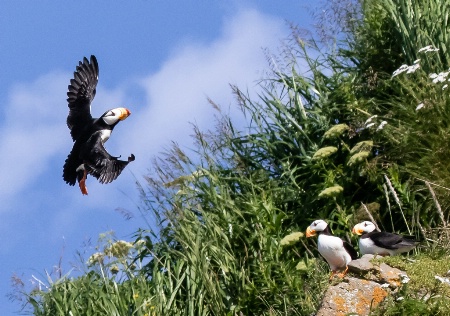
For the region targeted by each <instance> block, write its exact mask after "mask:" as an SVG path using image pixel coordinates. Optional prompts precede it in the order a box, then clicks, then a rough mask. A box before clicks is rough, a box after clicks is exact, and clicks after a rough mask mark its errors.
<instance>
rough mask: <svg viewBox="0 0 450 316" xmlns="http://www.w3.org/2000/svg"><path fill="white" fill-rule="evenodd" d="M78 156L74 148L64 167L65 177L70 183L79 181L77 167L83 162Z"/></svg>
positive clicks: (73, 183)
mask: <svg viewBox="0 0 450 316" xmlns="http://www.w3.org/2000/svg"><path fill="white" fill-rule="evenodd" d="M77 156H78V155H75V154H74V153H73V150H72V151H71V152H70V154H69V156H67V159H66V162H65V163H64V167H63V179H64V181H66V183H68V184H70V185H75V183H77V168H78V167H79V166H80V165H81V164H82V163H83V161H81V160H80V159H79V158H78V157H77Z"/></svg>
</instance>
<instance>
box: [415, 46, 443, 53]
mask: <svg viewBox="0 0 450 316" xmlns="http://www.w3.org/2000/svg"><path fill="white" fill-rule="evenodd" d="M438 50H439V48H436V47H434V46H432V45H428V46H425V47H422V48H421V49H419V51H418V53H421V52H424V53H428V52H437V51H438Z"/></svg>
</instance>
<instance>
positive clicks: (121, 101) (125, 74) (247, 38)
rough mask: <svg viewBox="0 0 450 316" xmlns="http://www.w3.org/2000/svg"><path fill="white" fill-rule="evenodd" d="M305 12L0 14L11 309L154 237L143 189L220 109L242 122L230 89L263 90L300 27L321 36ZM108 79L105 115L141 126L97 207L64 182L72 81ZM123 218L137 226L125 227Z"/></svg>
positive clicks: (200, 7)
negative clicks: (25, 291)
mask: <svg viewBox="0 0 450 316" xmlns="http://www.w3.org/2000/svg"><path fill="white" fill-rule="evenodd" d="M307 8H310V7H309V4H308V2H307V1H304V0H297V1H294V0H292V1H291V0H285V1H273V0H272V1H269V0H267V1H249V0H241V1H214V0H209V1H206V0H202V1H162V0H135V1H115V2H112V1H106V0H104V1H103V0H99V1H84V0H82V1H49V0H45V1H44V0H43V1H24V0H16V1H10V2H6V1H4V2H2V4H1V5H0V10H1V12H2V13H1V14H0V64H1V69H2V71H1V75H0V97H1V99H2V100H3V102H2V106H1V108H0V111H1V114H2V115H0V135H1V138H0V155H1V159H2V166H3V168H2V170H1V173H0V174H1V176H0V199H1V201H2V205H1V207H0V240H2V242H1V243H0V256H1V268H2V269H1V270H0V306H2V315H14V312H15V311H18V309H19V304H18V303H14V302H10V301H9V300H8V298H7V297H6V295H7V294H8V293H9V292H11V290H12V288H11V281H10V279H11V276H12V275H14V274H16V275H17V276H19V277H20V278H21V279H22V280H23V281H24V282H25V283H26V284H27V285H29V284H31V283H30V282H31V281H30V280H32V278H33V277H32V276H33V275H34V276H36V277H38V278H44V277H43V275H45V271H46V270H47V271H48V272H51V271H52V270H53V267H54V266H56V265H57V264H58V262H59V261H60V260H62V263H63V265H62V266H63V269H64V271H63V272H64V273H65V272H68V271H69V270H70V268H71V267H72V265H73V264H79V262H78V259H77V256H76V252H77V251H81V252H84V251H87V253H88V254H90V253H92V252H94V250H93V249H91V248H89V247H87V248H86V246H85V245H86V244H89V242H90V241H91V242H92V243H93V244H95V243H96V240H97V238H98V235H99V234H100V233H103V232H106V231H110V230H112V231H114V232H115V234H116V237H118V238H120V239H128V240H129V239H131V236H132V234H133V233H134V232H135V231H136V229H137V228H138V227H142V226H144V223H143V220H142V218H140V215H139V212H138V211H137V206H138V205H139V203H140V201H139V196H138V192H137V189H136V185H135V182H136V179H137V180H139V181H141V180H142V177H143V175H145V174H147V172H148V170H149V169H151V160H152V158H154V157H155V156H157V155H158V154H159V153H160V152H161V151H163V150H164V148H168V147H169V146H170V143H171V141H175V142H177V143H179V144H180V145H181V146H182V147H183V148H189V147H190V138H189V135H190V134H191V133H192V126H191V124H190V123H192V122H195V123H196V124H198V125H199V126H200V127H201V128H202V129H207V128H208V127H211V126H212V125H211V122H212V121H213V116H214V110H213V109H212V108H211V106H210V105H209V104H208V101H207V97H209V98H211V99H212V100H214V101H215V102H216V103H218V104H220V105H221V106H223V107H224V108H226V109H229V111H230V112H233V111H237V106H236V104H235V102H234V97H233V95H232V94H231V91H230V87H229V84H237V85H238V86H239V87H241V88H242V89H244V90H247V89H248V90H249V91H257V89H258V88H257V81H258V79H260V78H261V77H262V75H263V73H264V71H265V70H267V69H268V64H267V61H266V57H265V55H264V52H263V48H268V49H269V50H270V51H272V52H273V53H274V54H276V52H277V49H278V48H279V47H280V46H281V43H282V41H283V40H284V39H286V38H287V37H288V36H289V34H290V31H289V27H288V23H287V22H286V21H290V22H293V23H294V24H297V25H299V26H302V27H306V28H310V26H311V18H310V14H309V13H308V12H309V11H308V10H307ZM91 54H95V55H96V57H97V59H98V62H99V67H100V76H99V85H98V87H97V96H96V98H95V99H94V102H93V104H92V114H93V116H95V117H98V116H99V115H101V114H102V113H103V112H104V111H106V110H107V109H110V108H114V107H119V106H125V107H127V108H129V109H130V111H131V113H132V114H131V116H130V117H129V118H128V119H127V120H125V121H123V122H121V123H120V124H119V125H118V126H117V127H116V128H115V130H114V133H113V134H112V136H111V138H110V140H109V141H108V143H107V144H106V147H107V149H108V151H109V152H110V153H111V154H113V155H122V157H127V156H128V155H129V154H130V153H134V154H135V155H136V161H134V162H133V163H131V164H130V165H129V166H128V167H127V168H126V169H125V171H124V172H123V173H122V175H121V176H120V177H119V178H118V179H117V180H116V181H114V182H113V183H111V184H108V185H101V184H99V183H98V182H97V181H96V180H95V179H94V178H92V177H89V178H88V181H87V186H88V189H89V195H88V196H82V195H81V193H80V190H79V188H78V187H77V186H76V187H70V186H68V185H67V184H66V183H65V182H64V181H63V180H62V166H63V164H64V160H65V158H66V156H67V154H68V153H69V152H70V150H71V147H72V141H71V138H70V135H69V130H68V128H67V127H66V125H65V120H66V117H67V113H68V108H67V103H66V92H67V85H68V84H69V80H70V79H71V78H72V74H73V71H74V70H75V66H76V65H77V63H78V61H79V60H80V59H82V58H83V56H89V55H91ZM118 208H123V209H126V210H128V211H130V212H132V213H134V214H135V217H134V218H133V219H131V220H125V219H124V218H123V216H122V215H121V214H120V212H118V211H117V209H118Z"/></svg>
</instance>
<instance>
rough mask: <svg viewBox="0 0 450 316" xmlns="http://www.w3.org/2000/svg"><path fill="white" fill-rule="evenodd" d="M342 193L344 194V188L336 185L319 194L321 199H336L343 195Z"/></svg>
mask: <svg viewBox="0 0 450 316" xmlns="http://www.w3.org/2000/svg"><path fill="white" fill-rule="evenodd" d="M342 192H344V188H343V187H341V186H340V185H335V186H332V187H329V188H326V189H325V190H323V191H322V192H320V193H319V197H320V198H321V197H336V196H338V195H339V194H341V193H342Z"/></svg>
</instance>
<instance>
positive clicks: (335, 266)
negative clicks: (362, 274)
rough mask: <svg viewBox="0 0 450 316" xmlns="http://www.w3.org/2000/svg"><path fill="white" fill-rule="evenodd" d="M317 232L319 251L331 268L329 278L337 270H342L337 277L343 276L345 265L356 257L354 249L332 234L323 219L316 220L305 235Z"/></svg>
mask: <svg viewBox="0 0 450 316" xmlns="http://www.w3.org/2000/svg"><path fill="white" fill-rule="evenodd" d="M317 234H318V235H319V237H318V240H317V248H318V250H319V253H320V254H321V255H322V257H324V258H325V260H326V261H327V262H328V264H329V266H330V268H331V275H330V279H331V278H332V277H333V276H334V275H335V274H336V273H337V271H338V270H341V271H342V270H344V271H343V272H342V273H340V274H338V276H339V277H341V278H343V277H344V276H345V274H346V273H347V270H348V266H347V265H348V264H349V263H350V261H352V260H355V259H357V257H358V254H357V252H356V250H355V249H354V248H353V247H352V246H351V245H350V244H349V243H348V242H346V241H345V240H342V239H341V238H339V237H336V236H333V234H332V233H331V231H330V228H329V227H328V224H327V223H326V222H325V221H324V220H321V219H319V220H316V221H314V222H313V223H312V224H311V225H310V226H309V227H308V228H307V229H306V237H311V236H315V235H317Z"/></svg>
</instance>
